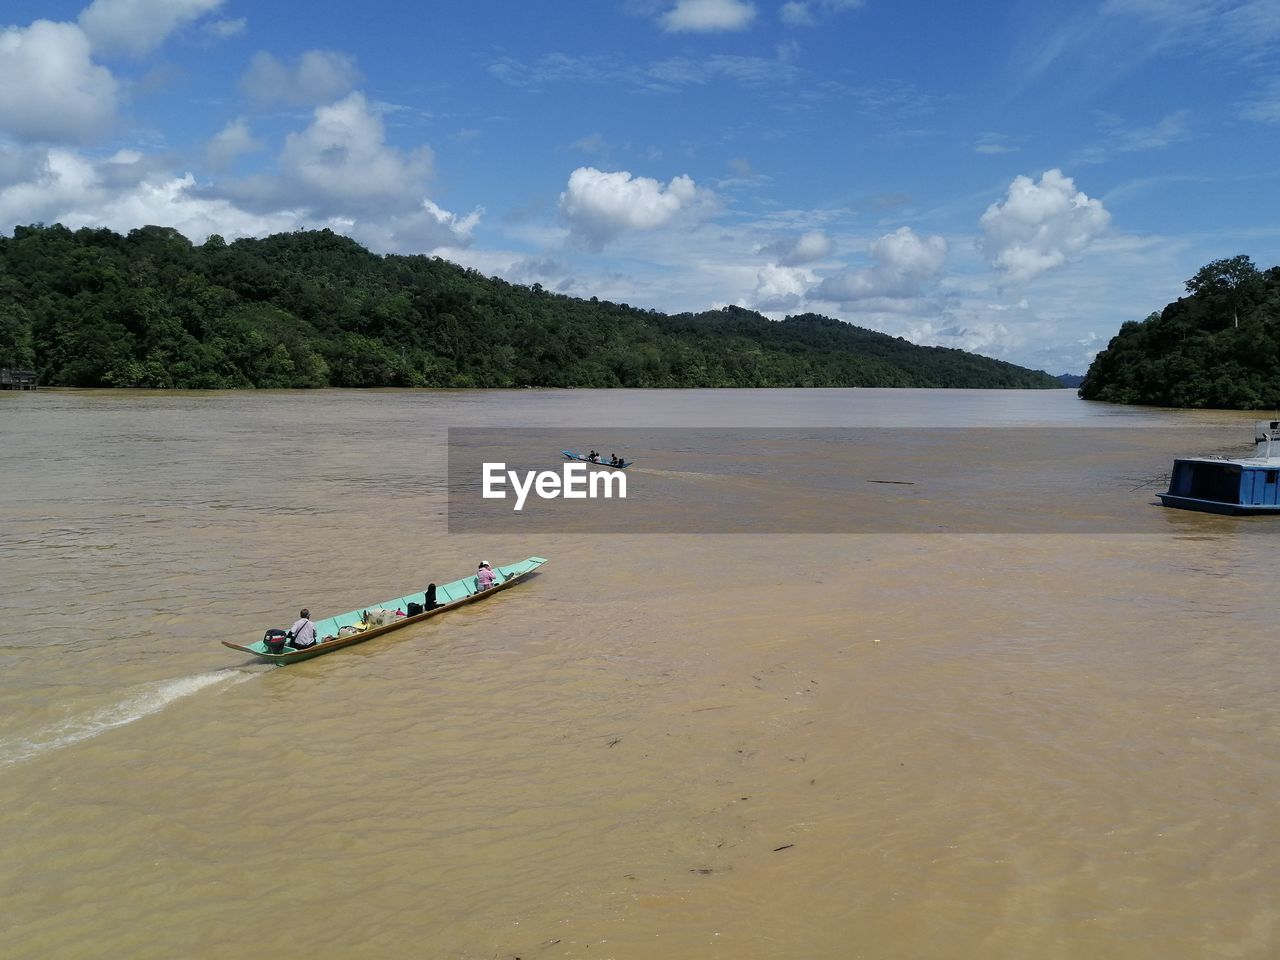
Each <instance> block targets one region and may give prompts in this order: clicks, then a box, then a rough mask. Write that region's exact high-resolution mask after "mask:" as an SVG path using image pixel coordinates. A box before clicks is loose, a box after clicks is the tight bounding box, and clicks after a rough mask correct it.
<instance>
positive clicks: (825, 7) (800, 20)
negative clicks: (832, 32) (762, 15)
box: [778, 0, 863, 27]
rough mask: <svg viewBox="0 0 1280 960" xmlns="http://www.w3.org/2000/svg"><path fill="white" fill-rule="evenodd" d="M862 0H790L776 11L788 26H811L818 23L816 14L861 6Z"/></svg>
mask: <svg viewBox="0 0 1280 960" xmlns="http://www.w3.org/2000/svg"><path fill="white" fill-rule="evenodd" d="M862 2H863V0H790V2H788V3H784V4H783V5H782V7H781V9H780V10H779V11H778V16H779V17H780V18H781V19H782V22H783V23H785V24H786V25H787V26H789V27H812V26H815V25H817V23H818V14H819V12H821V13H828V14H829V13H839V12H840V11H841V10H853V9H855V8H856V7H860V6H862Z"/></svg>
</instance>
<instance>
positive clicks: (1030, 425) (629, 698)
mask: <svg viewBox="0 0 1280 960" xmlns="http://www.w3.org/2000/svg"><path fill="white" fill-rule="evenodd" d="M1254 419H1255V416H1254V415H1252V414H1247V413H1233V412H1186V411H1172V410H1143V409H1134V408H1121V407H1110V406H1106V405H1101V404H1091V403H1085V402H1083V401H1080V400H1077V399H1076V398H1075V397H1074V395H1073V392H1071V391H1007V392H1006V391H925V390H907V391H893V390H812V391H802V390H794V391H792V390H761V391H736V390H734V391H652V392H643V391H616V392H610V391H542V390H523V391H492V392H486V391H412V390H405V391H396V390H385V391H383V390H374V391H364V392H359V391H337V390H335V391H318V392H258V393H253V392H225V393H213V392H210V393H181V392H178V393H172V392H169V393H166V392H142V391H57V390H47V391H37V392H29V393H9V394H0V451H2V453H0V519H2V520H3V523H2V524H0V583H2V584H3V586H0V616H2V618H3V622H4V625H5V627H6V629H5V630H4V632H3V640H0V715H3V717H4V718H5V719H4V725H3V729H2V730H0V846H2V848H3V850H4V857H3V860H2V861H0V902H3V903H4V905H5V906H4V909H3V913H4V921H3V923H0V956H4V957H7V958H42V960H50V958H56V960H78V958H86V960H87V958H101V957H129V958H131V960H172V958H176V957H200V958H202V960H222V958H227V960H231V958H236V960H244V958H258V957H263V958H266V957H281V956H284V957H301V956H306V957H308V958H310V960H327V958H335V960H336V958H351V957H377V958H379V960H402V958H403V960H418V958H428V957H429V958H460V960H494V958H503V960H507V958H512V957H520V958H523V960H543V958H548V960H550V958H556V960H560V958H617V960H633V958H634V960H638V958H653V957H662V958H665V960H694V958H707V957H725V958H734V960H742V958H750V960H783V958H786V960H795V958H806V960H848V958H867V960H896V958H903V960H905V958H923V957H945V958H948V960H995V958H1008V960H1015V958H1018V960H1021V958H1029V957H1035V958H1037V960H1055V958H1062V960H1067V958H1089V960H1106V958H1115V960H1148V958H1149V960H1203V958H1212V957H1223V958H1226V957H1232V958H1238V957H1244V958H1253V957H1257V958H1263V957H1273V956H1276V955H1277V953H1278V952H1280V906H1277V904H1280V856H1278V855H1277V854H1278V853H1280V816H1277V812H1276V801H1275V798H1276V796H1277V795H1280V696H1277V693H1278V690H1277V685H1278V684H1277V681H1278V679H1280V665H1278V660H1277V657H1278V654H1277V645H1276V638H1275V626H1274V615H1273V614H1272V613H1271V610H1270V606H1271V604H1270V602H1269V586H1268V585H1269V584H1270V582H1271V575H1272V574H1273V573H1274V572H1276V567H1277V560H1276V557H1277V551H1276V550H1275V543H1276V540H1275V539H1274V537H1275V536H1276V535H1277V534H1280V527H1277V526H1276V524H1278V523H1280V520H1270V519H1267V518H1253V519H1237V518H1230V517H1215V516H1210V515H1200V514H1193V513H1187V512H1183V511H1175V510H1168V509H1165V508H1163V507H1160V506H1159V505H1158V503H1157V501H1156V499H1155V496H1154V494H1155V492H1156V491H1157V490H1159V489H1162V488H1161V487H1160V485H1159V474H1160V472H1161V471H1163V472H1165V473H1167V471H1168V467H1169V464H1170V463H1171V460H1172V457H1173V456H1175V455H1181V454H1188V453H1191V454H1194V453H1203V452H1222V451H1223V450H1225V449H1228V448H1230V447H1232V446H1233V445H1234V446H1235V447H1237V448H1239V449H1246V448H1247V447H1248V441H1249V439H1250V436H1251V434H1250V431H1251V429H1252V422H1253V420H1254ZM477 427H490V428H512V427H519V428H538V429H540V430H550V431H556V430H560V429H563V430H564V431H565V432H566V434H570V433H572V434H574V435H575V436H580V435H583V431H584V430H587V429H595V430H598V431H600V432H602V433H603V436H602V439H601V440H600V443H601V444H605V445H607V444H608V443H609V442H610V440H609V436H610V434H609V432H608V430H607V429H606V428H618V429H623V428H626V429H629V430H649V431H658V430H663V429H670V428H681V429H688V428H707V429H711V428H750V429H753V430H775V431H777V430H782V431H788V430H792V431H793V430H800V431H817V430H832V429H834V430H840V429H847V428H859V429H861V428H868V427H869V428H877V429H886V428H888V429H890V430H891V432H892V431H899V430H900V431H913V430H914V431H924V430H926V429H929V428H932V427H947V428H963V429H979V430H992V429H993V430H1002V429H1010V430H1017V431H1026V430H1028V429H1031V430H1036V431H1038V430H1041V429H1043V430H1044V431H1046V432H1047V433H1050V434H1051V435H1052V436H1053V437H1054V439H1055V443H1054V447H1053V449H1054V451H1055V453H1054V454H1053V456H1037V457H1035V458H1033V459H1032V461H1031V466H1030V467H1029V468H1028V467H1026V464H1025V463H1024V464H1023V467H1024V470H1025V469H1030V470H1031V471H1032V472H1033V474H1034V473H1035V472H1037V471H1038V472H1039V473H1040V474H1042V475H1043V476H1042V477H1040V479H1043V480H1045V481H1046V482H1048V481H1051V480H1060V478H1061V476H1062V475H1063V473H1064V471H1066V472H1067V473H1068V475H1069V470H1070V465H1072V464H1078V463H1081V462H1086V461H1088V459H1089V457H1090V455H1091V454H1090V449H1089V447H1090V439H1091V438H1092V437H1094V436H1095V435H1097V434H1098V431H1102V430H1108V429H1115V428H1117V427H1118V428H1123V429H1125V430H1126V431H1127V432H1132V433H1133V434H1134V435H1135V436H1149V437H1150V439H1149V440H1148V441H1146V442H1145V443H1139V444H1135V445H1134V452H1133V456H1132V462H1129V463H1122V464H1119V465H1117V464H1116V463H1115V462H1114V461H1108V466H1107V467H1106V468H1105V469H1102V470H1094V472H1092V473H1090V474H1089V477H1090V479H1089V484H1088V485H1089V489H1088V491H1082V492H1087V494H1088V496H1087V498H1086V499H1088V500H1089V501H1090V503H1091V504H1093V506H1091V507H1090V508H1089V511H1090V512H1089V514H1088V516H1089V517H1093V518H1095V519H1096V518H1097V517H1098V516H1103V514H1099V513H1097V512H1096V508H1097V505H1098V504H1099V503H1101V504H1102V505H1103V508H1104V513H1105V516H1107V517H1118V518H1122V519H1121V520H1119V521H1115V520H1106V522H1104V523H1098V522H1094V523H1093V524H1089V523H1084V524H1083V525H1082V526H1080V527H1079V532H1072V531H1073V528H1072V526H1071V525H1070V523H1066V524H1064V523H1061V522H1059V521H1063V520H1064V519H1065V520H1068V521H1069V520H1071V519H1072V518H1073V517H1076V516H1077V514H1079V516H1080V517H1082V518H1084V512H1083V508H1082V507H1080V506H1079V505H1078V504H1076V503H1075V502H1074V500H1073V499H1072V498H1070V497H1069V496H1068V497H1059V496H1057V495H1055V496H1054V497H1048V498H1044V499H1043V500H1042V501H1041V502H1039V503H1037V505H1036V512H1035V513H1034V514H1032V513H1028V514H1027V517H1028V518H1030V519H1028V520H1027V521H1026V522H1025V523H1024V525H1023V526H1022V527H1019V528H1018V531H1019V532H1012V533H1010V532H983V531H986V530H988V527H986V526H984V524H986V523H987V522H988V521H987V520H985V519H984V520H982V521H978V520H973V522H969V523H966V519H972V518H967V517H966V512H967V511H970V510H978V509H979V506H980V504H979V503H978V499H975V498H974V497H973V496H972V491H971V492H970V495H968V496H966V497H961V498H959V499H957V500H956V501H955V502H954V503H952V502H950V501H948V500H947V499H946V490H945V489H941V490H939V491H937V494H936V495H935V494H930V495H929V496H927V497H925V496H923V495H919V496H917V499H916V500H915V501H912V500H911V499H910V497H911V496H912V495H914V494H911V491H912V490H913V489H923V488H922V487H908V486H907V484H916V485H921V484H925V483H926V481H927V480H928V479H929V478H930V477H931V476H939V475H945V467H946V464H945V463H943V462H942V461H941V459H940V458H941V457H942V456H944V454H942V453H936V452H935V453H931V452H930V451H929V450H928V449H925V450H924V451H923V452H921V453H920V454H919V455H918V456H916V457H914V458H913V459H912V461H911V463H910V464H909V467H910V469H909V470H908V471H907V473H902V472H900V473H899V474H896V475H893V476H884V475H876V476H874V477H870V476H869V477H857V476H853V477H851V474H850V469H851V468H850V467H849V465H848V464H847V463H845V462H843V461H838V460H832V461H831V464H830V466H829V468H826V467H823V466H822V464H821V461H820V462H819V465H818V466H817V467H815V466H814V465H813V463H812V462H810V463H809V465H807V466H806V467H805V469H804V471H803V477H804V480H803V482H800V481H799V480H797V482H796V483H795V484H793V485H791V486H790V487H788V486H786V485H785V475H784V474H778V473H776V472H775V475H774V478H773V480H771V481H770V484H771V485H770V486H768V487H767V488H762V489H765V490H766V492H767V495H768V496H769V498H770V502H772V503H774V504H776V505H777V506H776V513H775V519H776V516H779V515H780V516H782V517H783V518H784V519H785V518H786V517H790V516H794V517H795V518H796V532H786V530H787V528H786V527H785V524H784V525H783V526H782V527H776V526H775V527H772V528H769V529H780V530H782V531H783V532H770V533H761V532H752V527H751V525H750V524H746V525H745V526H744V525H742V524H740V523H739V520H740V518H741V516H742V503H741V497H740V494H741V490H742V489H743V487H742V486H741V485H739V486H734V485H733V484H727V483H726V481H725V475H726V474H730V475H732V474H734V472H735V470H737V469H738V468H740V467H741V466H742V463H743V462H745V460H744V458H747V457H748V456H752V457H754V456H757V455H758V454H759V451H758V450H755V449H752V450H746V451H744V450H742V449H741V448H740V447H734V446H729V447H726V448H725V449H702V450H699V451H696V454H697V455H696V456H695V455H694V454H692V453H690V452H687V451H686V452H684V453H681V454H680V455H679V456H676V455H674V454H673V455H672V457H671V460H670V462H667V461H664V460H663V459H662V453H661V451H660V450H646V451H644V453H645V457H644V458H642V459H640V460H639V461H638V463H637V465H636V466H635V467H634V468H632V471H631V476H630V477H629V479H630V482H631V483H632V484H633V490H645V489H648V490H650V491H662V492H664V495H667V496H669V498H670V505H671V509H672V510H674V511H681V510H683V514H680V516H681V520H680V522H679V524H678V525H677V529H679V530H680V531H682V532H674V531H672V530H668V531H666V532H656V533H646V532H629V531H627V530H625V529H624V530H612V531H610V532H607V533H598V532H597V533H593V532H591V531H587V532H582V531H576V532H557V531H556V530H555V529H550V530H543V529H539V528H538V527H537V526H536V525H530V524H527V523H521V522H516V520H515V519H513V521H512V523H511V526H510V529H509V530H506V531H504V530H503V529H501V528H500V527H493V526H492V525H491V526H489V527H486V528H485V529H483V530H482V531H480V532H463V531H461V530H459V529H456V528H454V529H453V531H452V532H451V526H450V522H449V508H450V503H449V486H448V480H449V477H448V476H447V474H448V462H449V461H448V451H447V449H446V438H447V437H448V436H449V433H448V431H449V430H450V429H457V428H477ZM1064 427H1065V428H1073V429H1065V430H1064V429H1062V428H1064ZM1052 431H1059V432H1057V433H1052ZM909 435H910V434H909ZM1058 438H1061V439H1058ZM740 439H741V438H740V436H739V437H738V439H737V440H735V441H734V443H740ZM1206 445H1212V446H1213V447H1214V449H1212V450H1207V449H1205V446H1206ZM558 449H560V448H559V447H556V448H554V449H549V450H548V453H549V454H550V455H551V457H554V456H555V455H556V452H557V451H558ZM606 452H608V451H606ZM628 452H634V451H628ZM945 456H951V454H945ZM931 457H933V460H932V462H931V459H930V458H931ZM778 459H779V458H776V457H775V458H774V460H775V461H778ZM716 464H719V466H716ZM547 466H555V463H554V461H553V460H551V459H550V458H549V459H548V463H547ZM775 466H776V462H775ZM824 469H825V470H826V471H827V475H824ZM904 469H905V467H904ZM748 472H749V471H748ZM908 474H909V475H908ZM780 477H781V478H782V479H779V478H780ZM1032 479H1033V480H1035V479H1036V477H1035V476H1033V477H1032ZM883 480H894V481H896V482H897V483H898V484H899V485H898V486H892V487H890V486H871V485H870V483H871V482H873V481H883ZM746 482H747V480H743V481H742V483H743V484H745V483H746ZM735 483H737V481H735ZM645 484H649V486H648V487H646V486H645ZM1031 487H1032V488H1033V489H1034V488H1035V484H1034V483H1032V484H1031ZM832 490H844V491H846V492H848V494H849V495H850V496H855V495H856V496H859V497H867V496H872V495H875V496H882V497H885V498H887V499H884V500H883V501H870V500H867V501H859V503H860V509H864V508H865V509H877V510H879V511H880V513H879V515H881V516H889V517H890V520H891V522H886V523H884V524H882V525H881V526H879V527H870V528H867V529H868V532H858V531H854V532H849V528H848V527H847V526H842V525H841V524H840V523H838V522H836V521H833V522H832V527H831V529H832V531H833V532H821V531H822V529H823V528H822V526H821V524H820V523H819V524H818V525H817V526H816V527H815V518H819V519H821V518H822V517H825V516H829V515H833V511H834V510H835V507H834V506H833V504H834V501H833V499H832V494H831V491H832ZM823 491H825V492H823ZM1068 492H1069V491H1068ZM633 495H634V494H633ZM992 495H993V496H994V495H995V491H992ZM926 501H927V504H926ZM876 503H883V504H884V506H883V508H882V509H881V508H877V507H876ZM981 506H982V508H983V509H987V510H989V508H990V503H989V502H988V503H986V504H981ZM926 507H927V509H928V510H929V511H930V513H929V516H930V517H932V518H933V521H936V523H935V526H933V527H926V528H920V527H913V526H912V525H911V522H910V518H912V517H916V516H919V515H920V513H919V511H920V510H921V509H925V508H926ZM895 510H896V511H898V512H897V513H896V514H895V513H893V512H892V511H895ZM894 518H897V519H894ZM1125 518H1132V523H1129V522H1128V520H1127V519H1125ZM1085 519H1087V518H1085ZM899 521H900V522H899ZM949 524H950V525H949ZM736 529H741V530H742V532H723V531H727V530H736ZM931 531H932V532H931ZM534 555H536V556H542V557H546V558H548V560H549V562H548V563H547V564H546V565H545V566H544V567H543V568H542V571H541V572H540V573H539V574H538V575H537V576H535V577H532V578H530V580H529V581H528V582H527V583H522V584H520V585H517V586H516V587H515V588H513V589H512V590H510V591H507V592H504V593H502V594H499V595H496V596H495V597H494V598H492V600H491V601H490V602H486V603H480V604H475V605H472V606H470V607H467V608H464V609H462V610H459V611H456V612H452V613H450V614H448V615H446V616H443V617H440V618H436V619H434V620H431V621H428V622H426V623H423V624H421V625H417V626H414V627H409V628H406V629H405V630H403V631H400V632H397V633H393V634H390V635H388V636H386V637H383V638H378V639H374V640H371V641H369V642H368V643H365V644H361V645H359V646H355V647H351V648H349V649H346V650H343V651H340V652H336V653H334V654H333V655H331V656H327V657H320V658H317V659H313V660H310V661H307V662H304V663H301V664H296V665H293V666H289V667H285V668H275V667H272V666H271V665H268V664H258V663H255V662H253V661H252V660H251V658H247V657H245V656H244V655H242V654H239V653H237V652H236V651H233V650H230V649H227V648H226V647H224V646H222V645H221V644H220V643H219V641H220V640H223V639H233V640H239V641H245V640H252V639H257V638H260V637H261V635H262V632H263V630H264V629H266V628H267V627H280V626H288V624H289V623H290V622H291V621H292V619H293V618H294V617H295V616H296V613H297V610H298V608H299V607H301V606H304V605H305V606H309V607H310V608H311V610H312V611H313V612H315V613H317V614H318V615H323V614H324V613H330V614H332V613H338V612H342V611H345V610H348V609H351V608H355V607H359V606H361V605H364V604H368V603H369V602H371V601H374V600H377V599H380V598H382V597H387V596H394V595H398V594H402V593H406V592H409V591H411V590H415V589H418V590H420V589H422V588H423V587H424V586H425V584H426V582H428V581H438V582H443V581H446V580H451V579H455V578H457V577H460V576H463V575H464V574H466V573H468V572H469V571H473V570H474V569H475V565H476V563H477V562H478V560H479V559H488V560H489V561H491V562H493V563H495V564H501V563H511V562H514V561H517V560H520V559H523V558H525V557H528V556H534Z"/></svg>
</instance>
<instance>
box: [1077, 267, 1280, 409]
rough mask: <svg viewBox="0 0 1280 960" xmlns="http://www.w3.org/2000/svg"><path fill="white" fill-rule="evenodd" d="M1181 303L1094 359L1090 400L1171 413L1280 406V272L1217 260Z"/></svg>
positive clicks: (1088, 378) (1086, 390)
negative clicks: (1169, 409)
mask: <svg viewBox="0 0 1280 960" xmlns="http://www.w3.org/2000/svg"><path fill="white" fill-rule="evenodd" d="M1187 293H1188V294H1189V296H1186V297H1181V298H1179V299H1178V300H1175V301H1174V302H1173V303H1171V304H1169V305H1168V306H1167V307H1165V308H1164V309H1163V310H1162V311H1160V312H1159V313H1153V314H1151V316H1149V317H1147V319H1146V320H1143V321H1142V322H1141V323H1138V322H1135V321H1130V322H1129V323H1126V324H1125V325H1124V326H1122V327H1121V328H1120V332H1119V333H1118V334H1116V336H1115V337H1114V338H1113V339H1112V341H1111V343H1110V344H1108V346H1107V349H1105V350H1103V351H1102V352H1101V353H1099V354H1098V355H1097V357H1095V358H1094V361H1093V364H1092V365H1091V366H1090V367H1089V372H1088V373H1087V374H1085V379H1084V382H1083V383H1082V384H1081V385H1080V396H1082V397H1084V398H1085V399H1086V400H1108V401H1111V402H1113V403H1144V404H1154V405H1157V406H1165V407H1226V408H1234V409H1241V410H1262V409H1274V408H1277V407H1280V267H1272V268H1271V269H1270V270H1266V271H1259V270H1258V269H1257V268H1256V267H1255V266H1254V265H1253V261H1251V260H1250V259H1249V258H1248V257H1245V256H1240V257H1233V258H1232V259H1230V260H1215V261H1214V262H1213V263H1210V264H1209V265H1208V266H1205V267H1202V268H1201V269H1200V271H1199V272H1198V273H1197V274H1196V275H1195V276H1194V277H1192V278H1191V279H1190V280H1188V281H1187Z"/></svg>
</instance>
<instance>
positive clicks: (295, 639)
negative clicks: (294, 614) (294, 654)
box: [289, 607, 316, 650]
mask: <svg viewBox="0 0 1280 960" xmlns="http://www.w3.org/2000/svg"><path fill="white" fill-rule="evenodd" d="M315 645H316V625H315V624H314V623H312V622H311V611H310V610H308V609H307V608H306V607H303V608H302V612H301V613H299V614H298V619H297V620H296V621H294V624H293V626H292V627H290V628H289V646H291V647H293V648H294V649H296V650H306V649H307V648H308V647H314V646H315Z"/></svg>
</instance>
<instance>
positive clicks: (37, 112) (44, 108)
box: [0, 20, 117, 143]
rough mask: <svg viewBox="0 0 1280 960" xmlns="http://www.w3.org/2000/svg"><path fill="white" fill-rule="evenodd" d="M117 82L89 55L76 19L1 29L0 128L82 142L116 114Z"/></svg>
mask: <svg viewBox="0 0 1280 960" xmlns="http://www.w3.org/2000/svg"><path fill="white" fill-rule="evenodd" d="M116 96H117V85H116V81H115V78H114V77H112V76H111V73H110V71H108V70H107V69H106V68H104V67H101V66H98V65H96V64H94V63H93V62H92V60H91V59H90V48H89V41H88V39H87V38H86V37H85V35H84V32H83V31H82V30H81V29H80V28H79V27H77V26H75V25H74V24H70V23H51V22H50V21H48V20H37V21H36V22H35V23H33V24H32V25H31V26H30V27H27V28H26V29H22V28H19V27H8V28H6V29H5V30H3V31H0V133H5V134H9V135H10V136H13V137H15V138H17V139H19V140H36V141H54V142H71V143H75V142H82V141H85V140H89V139H91V138H92V137H94V136H97V135H98V134H100V133H102V132H103V131H104V130H106V129H107V128H108V127H109V126H110V125H111V123H112V121H113V120H114V118H115V112H116Z"/></svg>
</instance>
